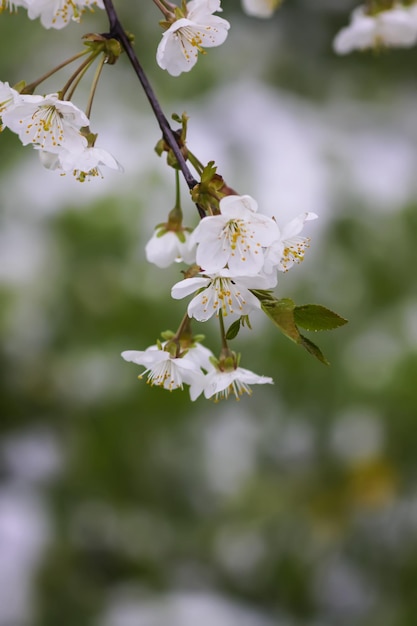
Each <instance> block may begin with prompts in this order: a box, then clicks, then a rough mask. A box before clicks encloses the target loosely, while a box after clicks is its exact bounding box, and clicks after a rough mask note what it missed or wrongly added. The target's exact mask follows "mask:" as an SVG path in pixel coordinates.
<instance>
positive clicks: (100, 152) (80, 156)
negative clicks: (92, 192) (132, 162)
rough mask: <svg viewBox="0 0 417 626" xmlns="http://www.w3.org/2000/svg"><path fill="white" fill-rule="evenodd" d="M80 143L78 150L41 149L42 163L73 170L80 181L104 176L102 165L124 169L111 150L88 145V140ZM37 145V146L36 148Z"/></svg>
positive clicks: (52, 168)
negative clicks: (101, 169) (53, 150)
mask: <svg viewBox="0 0 417 626" xmlns="http://www.w3.org/2000/svg"><path fill="white" fill-rule="evenodd" d="M84 141H85V143H82V144H80V147H79V148H80V149H79V150H78V151H70V150H67V149H65V148H62V149H61V150H59V151H57V152H48V151H47V150H42V149H40V150H39V156H40V160H41V163H42V165H43V166H44V167H46V168H47V169H49V170H60V171H61V172H63V174H66V173H68V172H71V173H72V174H74V176H75V178H76V179H77V180H79V181H80V182H84V181H85V180H89V179H90V178H94V177H96V176H100V177H101V178H102V177H103V176H102V174H101V171H100V167H99V166H101V165H106V166H107V167H109V168H110V169H113V170H118V171H123V168H122V166H121V165H120V163H118V161H116V159H115V158H114V156H113V155H111V154H110V152H107V150H104V149H103V148H96V147H95V146H88V144H87V140H86V139H85V138H84ZM36 147H37V146H35V148H36Z"/></svg>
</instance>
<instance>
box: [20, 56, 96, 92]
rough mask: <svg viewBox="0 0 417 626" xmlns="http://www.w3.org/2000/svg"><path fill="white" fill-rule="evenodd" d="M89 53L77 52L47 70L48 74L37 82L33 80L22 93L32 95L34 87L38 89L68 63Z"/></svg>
mask: <svg viewBox="0 0 417 626" xmlns="http://www.w3.org/2000/svg"><path fill="white" fill-rule="evenodd" d="M89 52H90V51H89V50H87V49H86V50H82V51H81V52H78V54H75V55H74V56H72V57H71V58H69V59H67V60H66V61H63V62H62V63H60V64H59V65H57V66H56V67H54V68H53V69H52V70H49V72H46V74H43V75H42V76H41V77H40V78H38V79H37V80H34V81H33V82H32V83H29V85H26V86H25V88H24V89H23V91H22V93H33V91H34V90H35V89H36V87H38V85H40V84H41V83H43V82H44V80H46V79H47V78H49V77H50V76H53V75H54V74H55V73H56V72H59V70H62V68H63V67H65V66H66V65H69V64H70V63H73V62H74V61H76V60H77V59H80V58H81V57H82V56H84V55H86V54H88V53H89Z"/></svg>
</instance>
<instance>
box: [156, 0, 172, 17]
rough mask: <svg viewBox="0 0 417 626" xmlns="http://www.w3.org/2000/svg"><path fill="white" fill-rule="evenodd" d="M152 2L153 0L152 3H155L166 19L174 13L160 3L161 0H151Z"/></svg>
mask: <svg viewBox="0 0 417 626" xmlns="http://www.w3.org/2000/svg"><path fill="white" fill-rule="evenodd" d="M153 2H154V4H156V6H157V7H158V9H159V10H160V11H161V13H162V14H163V15H164V17H166V19H167V20H169V18H170V17H172V16H173V15H174V14H173V12H172V10H171V11H170V10H169V9H168V8H167V7H165V6H164V5H163V4H162V2H161V0H153Z"/></svg>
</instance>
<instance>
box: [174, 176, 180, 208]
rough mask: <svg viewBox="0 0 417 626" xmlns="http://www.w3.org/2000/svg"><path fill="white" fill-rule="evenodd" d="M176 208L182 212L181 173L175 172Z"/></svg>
mask: <svg viewBox="0 0 417 626" xmlns="http://www.w3.org/2000/svg"><path fill="white" fill-rule="evenodd" d="M175 208H176V209H179V210H180V211H181V189H180V173H179V171H178V170H175Z"/></svg>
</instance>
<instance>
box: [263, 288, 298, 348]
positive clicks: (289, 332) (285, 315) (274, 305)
mask: <svg viewBox="0 0 417 626" xmlns="http://www.w3.org/2000/svg"><path fill="white" fill-rule="evenodd" d="M261 307H262V310H263V311H264V312H265V313H266V314H267V316H268V317H269V318H270V319H271V320H272V321H273V322H274V324H275V326H278V328H279V329H280V331H281V332H283V333H284V335H286V336H287V337H288V338H289V339H291V340H292V341H295V343H301V340H300V333H299V332H298V328H297V326H296V324H295V321H294V307H295V305H294V302H293V301H292V300H290V299H289V298H282V299H281V300H272V299H265V300H263V301H261Z"/></svg>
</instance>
